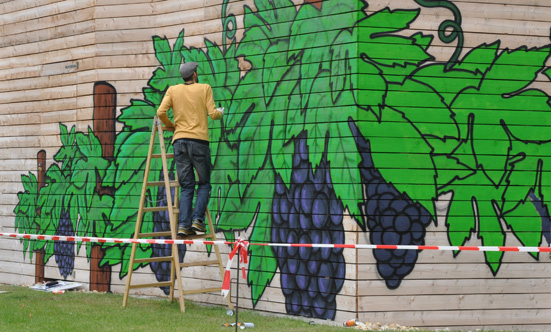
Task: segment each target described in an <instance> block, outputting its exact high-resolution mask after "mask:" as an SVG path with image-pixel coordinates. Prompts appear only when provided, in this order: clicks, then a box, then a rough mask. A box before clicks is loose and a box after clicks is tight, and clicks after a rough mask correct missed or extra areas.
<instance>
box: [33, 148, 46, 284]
mask: <svg viewBox="0 0 551 332" xmlns="http://www.w3.org/2000/svg"><path fill="white" fill-rule="evenodd" d="M36 169H37V171H38V192H37V193H36V194H37V195H39V194H40V188H42V187H44V185H45V184H46V179H45V178H46V151H44V150H40V151H38V153H37V155H36ZM36 213H37V214H38V215H39V216H40V213H41V211H40V209H37V211H36ZM37 231H40V228H38V229H37ZM34 257H35V258H34V266H35V269H34V282H35V283H39V282H43V281H44V249H40V250H36V251H35V252H34Z"/></svg>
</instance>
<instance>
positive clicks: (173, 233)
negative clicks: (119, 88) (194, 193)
mask: <svg viewBox="0 0 551 332" xmlns="http://www.w3.org/2000/svg"><path fill="white" fill-rule="evenodd" d="M155 123H156V125H157V132H158V133H159V143H160V145H161V161H162V164H163V177H164V182H165V190H166V195H165V196H166V206H167V207H168V218H169V222H170V233H171V238H172V239H175V238H176V220H174V218H175V216H174V210H173V208H174V206H173V204H172V193H171V188H172V187H171V184H170V182H171V181H170V178H169V176H168V163H167V161H166V157H167V153H166V146H165V140H164V132H163V127H162V125H161V121H159V119H158V118H157V117H155ZM176 178H178V174H176ZM174 196H175V197H178V196H179V195H178V192H177V190H176V188H174ZM179 265H180V258H179V257H178V245H176V244H172V264H170V280H171V281H172V283H171V285H170V290H169V300H170V302H172V301H173V300H174V277H176V279H177V280H178V289H180V290H181V289H183V288H182V275H181V271H180V268H176V266H179ZM175 274H176V275H175ZM178 300H179V301H180V310H181V311H182V312H185V311H186V309H185V302H184V297H183V296H181V295H180V296H178Z"/></svg>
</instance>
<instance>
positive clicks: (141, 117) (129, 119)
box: [117, 99, 157, 131]
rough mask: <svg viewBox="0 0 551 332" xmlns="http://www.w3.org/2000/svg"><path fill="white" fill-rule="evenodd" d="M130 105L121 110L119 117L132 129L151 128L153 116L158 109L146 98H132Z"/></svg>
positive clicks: (119, 119)
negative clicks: (145, 99)
mask: <svg viewBox="0 0 551 332" xmlns="http://www.w3.org/2000/svg"><path fill="white" fill-rule="evenodd" d="M130 104H131V105H130V106H128V107H126V108H123V109H122V110H121V115H119V117H118V118H117V120H118V121H120V122H122V123H123V124H124V125H125V126H127V129H128V130H130V131H141V130H147V129H149V128H151V122H152V121H153V120H152V119H153V117H154V116H155V115H156V114H157V109H156V108H155V107H154V106H153V105H151V104H150V103H148V102H147V101H144V100H137V99H132V100H130Z"/></svg>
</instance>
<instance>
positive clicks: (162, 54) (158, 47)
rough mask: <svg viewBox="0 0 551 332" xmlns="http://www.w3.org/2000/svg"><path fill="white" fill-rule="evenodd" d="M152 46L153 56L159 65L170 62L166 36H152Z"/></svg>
mask: <svg viewBox="0 0 551 332" xmlns="http://www.w3.org/2000/svg"><path fill="white" fill-rule="evenodd" d="M153 48H154V49H155V57H156V58H157V60H159V62H160V63H161V65H169V64H171V58H172V57H171V49H170V44H169V43H168V39H167V38H166V37H165V38H161V37H159V36H153Z"/></svg>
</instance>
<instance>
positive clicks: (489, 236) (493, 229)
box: [476, 195, 541, 275]
mask: <svg viewBox="0 0 551 332" xmlns="http://www.w3.org/2000/svg"><path fill="white" fill-rule="evenodd" d="M479 196H480V197H485V198H484V200H482V199H480V200H477V202H476V204H477V205H476V208H477V211H478V220H479V225H478V227H479V231H478V237H479V238H480V239H481V240H482V245H483V246H504V245H505V231H504V229H503V228H502V226H501V222H500V220H499V215H498V214H497V212H496V211H495V204H494V201H493V200H490V199H489V198H486V197H492V196H483V195H479ZM539 225H541V222H540V224H539ZM484 256H485V257H486V263H487V264H488V266H489V267H490V269H491V271H492V273H493V274H494V275H496V274H497V272H498V270H499V268H500V266H501V259H502V258H503V252H502V251H485V252H484Z"/></svg>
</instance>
